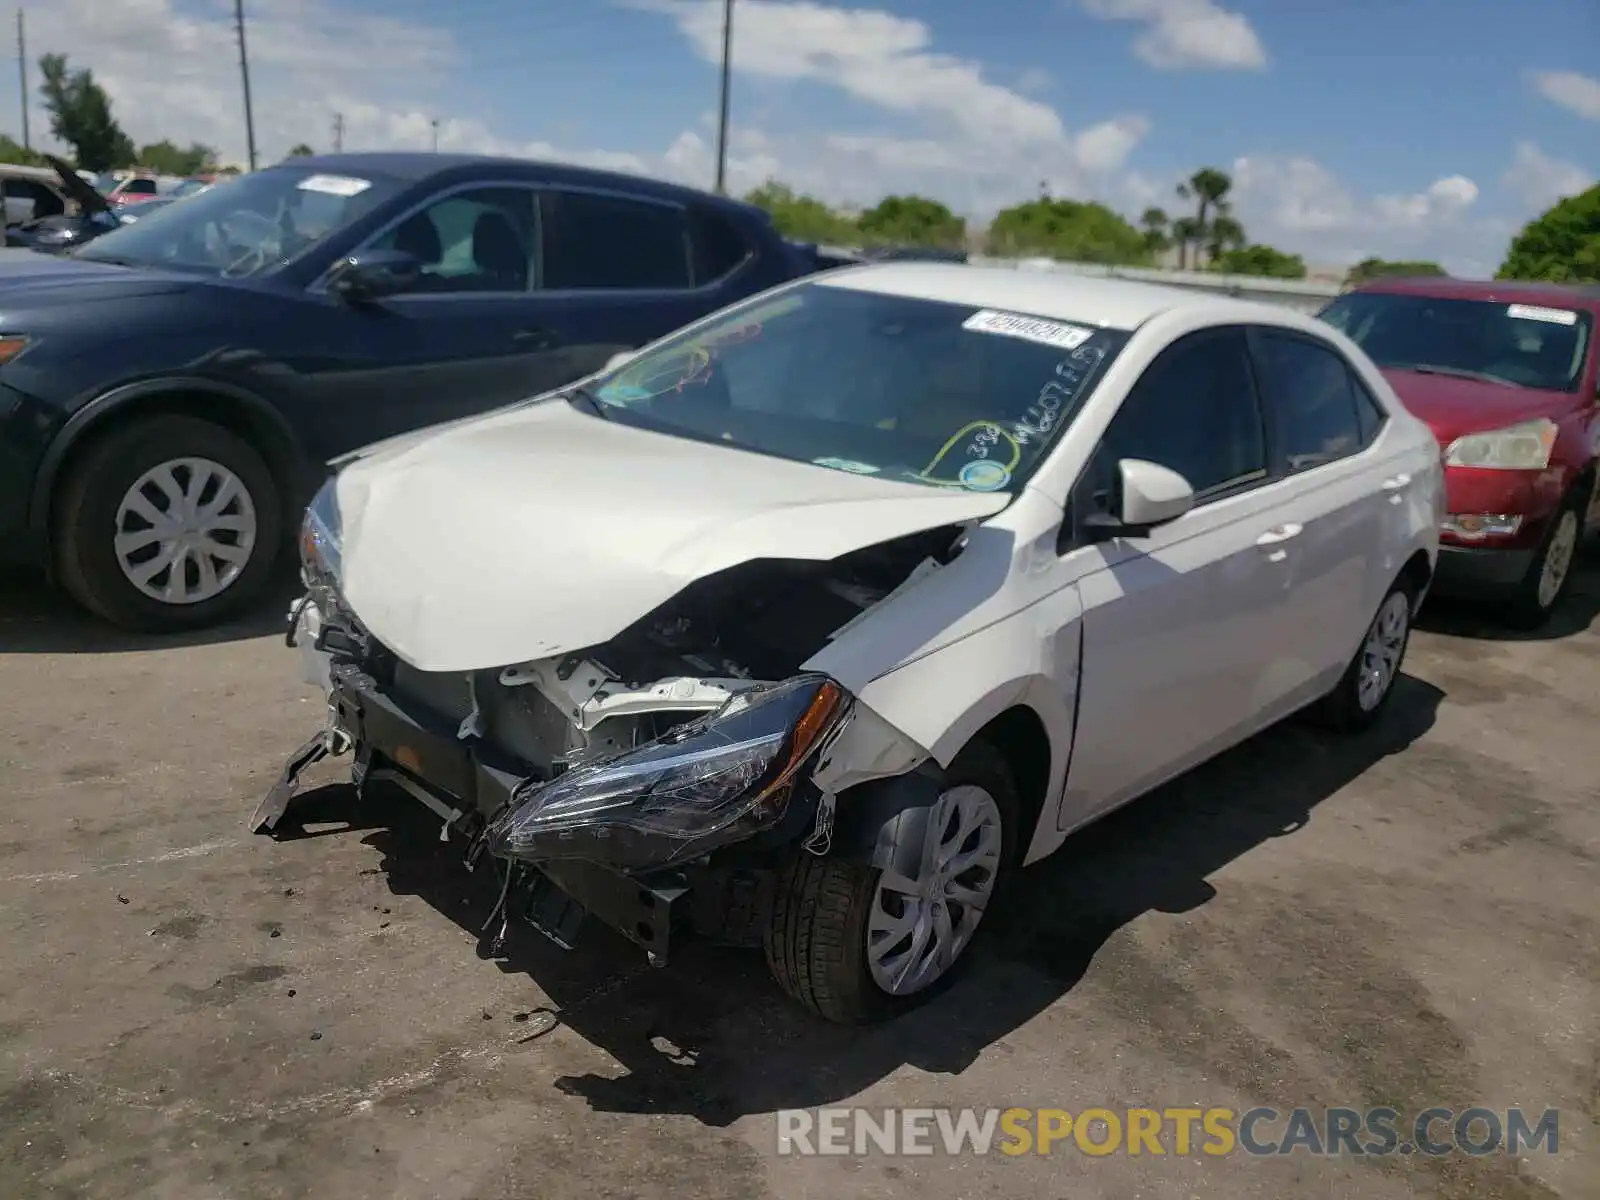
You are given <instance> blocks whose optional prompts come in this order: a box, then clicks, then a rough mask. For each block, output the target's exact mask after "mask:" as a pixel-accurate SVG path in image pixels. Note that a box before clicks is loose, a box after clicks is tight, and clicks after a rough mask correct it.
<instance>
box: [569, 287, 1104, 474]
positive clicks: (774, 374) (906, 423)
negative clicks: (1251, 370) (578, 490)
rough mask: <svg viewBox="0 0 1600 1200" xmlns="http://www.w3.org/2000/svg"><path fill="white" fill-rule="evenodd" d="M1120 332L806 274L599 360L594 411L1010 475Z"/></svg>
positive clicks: (1046, 442) (777, 447) (850, 454)
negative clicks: (611, 363)
mask: <svg viewBox="0 0 1600 1200" xmlns="http://www.w3.org/2000/svg"><path fill="white" fill-rule="evenodd" d="M1127 340H1128V335H1127V334H1126V333H1123V332H1121V331H1117V330H1107V329H1098V328H1095V327H1094V325H1093V324H1092V323H1083V324H1079V323H1074V322H1065V321H1060V320H1055V319H1044V318H1040V317H1036V316H1033V315H1031V314H1024V313H1016V312H1011V311H1007V310H998V309H987V308H980V307H978V306H977V305H972V304H955V303H947V302H943V301H935V300H922V299H913V298H910V297H906V296H897V295H888V294H884V293H879V292H872V291H866V290H859V289H856V288H852V287H849V286H847V285H843V284H825V283H821V282H810V283H805V284H801V285H798V286H796V287H793V288H791V289H789V290H787V291H784V292H782V293H780V294H778V295H776V296H768V297H765V298H761V299H757V300H753V301H748V302H746V303H744V304H742V305H739V306H737V307H735V308H731V309H729V310H727V311H726V312H723V313H721V314H719V315H718V316H717V317H716V318H714V319H713V320H712V321H710V322H708V323H705V324H702V325H699V326H693V327H691V328H689V329H687V330H685V331H683V332H682V333H680V334H678V335H676V336H673V337H671V338H668V339H667V340H666V341H664V342H662V343H660V344H659V345H657V346H655V347H653V348H651V349H649V350H647V351H645V352H644V353H643V354H641V355H640V356H638V357H637V358H634V359H632V360H630V361H628V362H626V363H624V364H622V365H621V366H619V367H617V368H616V369H614V370H612V371H610V372H607V373H605V374H603V375H602V376H601V377H600V378H599V379H598V380H596V381H595V382H594V384H593V386H591V387H590V388H589V389H586V390H585V391H583V392H582V393H581V399H584V400H590V401H593V403H594V407H595V409H596V411H597V412H598V413H599V415H601V416H603V417H606V418H608V419H611V420H617V421H622V422H624V423H627V424H634V425H639V426H642V427H645V428H650V429H655V430H658V431H660V432H663V433H670V434H676V435H678V436H681V437H688V438H694V439H697V440H700V441H712V442H719V443H724V444H727V445H732V446H737V447H740V448H741V449H745V450H750V451H754V452H756V453H760V454H769V455H773V456H776V457H779V458H786V459H791V460H795V461H799V462H807V463H813V464H815V465H817V466H820V467H829V468H832V469H834V470H839V471H849V472H853V473H856V474H861V475H876V476H879V477H881V478H886V479H896V480H902V481H906V482H910V483H918V484H924V485H927V486H936V487H957V488H968V489H972V490H976V491H1004V490H1009V489H1011V488H1013V487H1015V486H1018V485H1020V484H1021V483H1022V482H1023V481H1024V480H1026V478H1027V476H1028V475H1029V474H1030V473H1031V472H1032V471H1033V469H1034V468H1035V467H1036V466H1037V464H1038V462H1039V460H1040V459H1041V458H1042V456H1043V455H1044V453H1045V451H1046V450H1047V448H1048V447H1049V446H1050V444H1051V443H1052V442H1053V441H1054V440H1055V439H1056V438H1057V437H1058V436H1059V435H1060V434H1061V431H1062V430H1063V429H1065V428H1066V427H1067V425H1068V424H1070V422H1071V421H1072V419H1073V418H1074V417H1075V416H1076V415H1077V413H1078V411H1079V410H1080V409H1081V408H1082V406H1083V402H1084V400H1085V399H1086V398H1087V397H1088V395H1089V394H1090V392H1091V391H1092V389H1093V388H1094V386H1095V384H1096V383H1097V382H1098V381H1099V379H1100V377H1101V375H1102V374H1103V372H1104V370H1105V368H1106V366H1107V365H1108V364H1109V363H1110V361H1111V360H1112V359H1113V358H1114V357H1115V355H1116V354H1117V352H1118V351H1120V350H1121V349H1122V347H1123V345H1125V344H1126V342H1127Z"/></svg>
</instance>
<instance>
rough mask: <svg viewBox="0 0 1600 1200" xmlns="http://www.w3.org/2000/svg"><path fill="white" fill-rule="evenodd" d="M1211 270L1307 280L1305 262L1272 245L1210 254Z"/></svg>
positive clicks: (1245, 247)
mask: <svg viewBox="0 0 1600 1200" xmlns="http://www.w3.org/2000/svg"><path fill="white" fill-rule="evenodd" d="M1208 269H1209V270H1212V271H1217V272H1219V273H1221V274H1223V275H1255V276H1257V277H1258V278H1266V279H1304V278H1305V277H1306V261H1305V259H1303V258H1301V257H1300V256H1299V255H1298V254H1285V253H1284V252H1283V251H1282V250H1276V249H1274V248H1273V247H1271V246H1262V245H1252V246H1234V247H1232V248H1231V249H1224V250H1223V251H1222V252H1221V253H1220V254H1214V255H1212V256H1211V262H1210V265H1209V267H1208Z"/></svg>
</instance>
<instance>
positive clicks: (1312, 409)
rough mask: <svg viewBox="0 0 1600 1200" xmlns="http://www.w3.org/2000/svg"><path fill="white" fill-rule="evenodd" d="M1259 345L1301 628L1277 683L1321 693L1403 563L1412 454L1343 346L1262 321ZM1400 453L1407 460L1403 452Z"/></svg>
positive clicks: (1289, 575) (1286, 563)
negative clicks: (1397, 551) (1394, 524)
mask: <svg viewBox="0 0 1600 1200" xmlns="http://www.w3.org/2000/svg"><path fill="white" fill-rule="evenodd" d="M1249 336H1250V354H1251V359H1252V361H1253V363H1254V367H1255V373H1256V381H1257V384H1258V386H1259V388H1260V391H1261V396H1262V400H1263V402H1264V403H1265V404H1266V405H1267V408H1268V412H1269V419H1270V423H1271V425H1272V427H1273V429H1274V431H1275V434H1276V437H1275V446H1274V459H1275V462H1274V468H1275V471H1276V473H1278V474H1279V475H1281V476H1282V478H1283V483H1282V484H1280V485H1279V487H1278V491H1279V492H1280V493H1281V494H1282V511H1283V514H1284V518H1285V527H1286V528H1292V530H1293V536H1292V537H1290V538H1289V539H1287V540H1285V541H1284V542H1283V543H1282V546H1281V552H1282V553H1283V555H1284V558H1283V564H1282V565H1283V568H1284V574H1285V583H1286V586H1287V587H1289V588H1290V589H1291V590H1292V591H1293V593H1294V598H1295V609H1296V612H1297V614H1298V618H1299V621H1300V628H1299V631H1298V633H1297V635H1296V636H1295V637H1294V638H1293V639H1292V640H1290V641H1286V642H1285V643H1284V644H1283V645H1282V646H1281V647H1280V648H1279V655H1278V660H1277V663H1276V665H1275V670H1276V671H1277V673H1278V682H1279V683H1280V684H1281V685H1282V686H1283V687H1284V688H1285V689H1286V690H1287V691H1289V692H1290V693H1291V695H1292V697H1293V698H1295V699H1301V700H1310V699H1313V698H1314V697H1315V696H1317V695H1318V694H1320V692H1322V691H1325V690H1326V689H1327V688H1329V687H1332V686H1333V684H1334V683H1335V682H1336V681H1337V679H1338V677H1339V675H1340V674H1341V673H1342V672H1343V671H1344V669H1345V667H1346V666H1347V665H1348V664H1349V662H1350V658H1351V656H1352V655H1354V654H1355V652H1356V648H1357V647H1358V646H1359V645H1360V643H1361V637H1362V635H1363V634H1364V633H1365V631H1366V628H1367V625H1368V623H1369V622H1370V621H1371V620H1372V617H1373V614H1374V612H1375V611H1376V610H1377V606H1378V603H1379V601H1380V600H1381V599H1382V597H1383V594H1384V593H1385V592H1386V591H1387V590H1388V586H1389V584H1390V583H1391V582H1392V581H1393V579H1394V577H1395V576H1396V575H1398V574H1399V572H1400V568H1401V566H1402V565H1403V563H1400V562H1390V561H1388V557H1386V555H1387V556H1392V552H1390V551H1388V547H1391V546H1395V545H1404V544H1405V538H1404V537H1399V538H1396V537H1393V536H1391V535H1390V533H1389V531H1388V525H1389V518H1390V515H1391V513H1392V514H1394V516H1395V517H1396V519H1400V518H1402V517H1403V513H1402V512H1401V507H1402V506H1403V504H1404V502H1405V491H1406V489H1407V488H1409V487H1410V486H1412V482H1413V481H1412V479H1411V476H1410V475H1409V474H1407V473H1406V471H1405V470H1403V469H1402V468H1403V467H1404V465H1405V463H1404V456H1405V455H1404V451H1403V450H1402V449H1400V448H1394V447H1390V448H1388V449H1387V450H1386V443H1385V440H1384V438H1383V433H1384V431H1385V430H1384V426H1385V422H1386V416H1385V414H1384V411H1383V409H1382V407H1381V406H1380V405H1379V404H1378V402H1377V401H1376V400H1374V399H1373V398H1372V396H1371V395H1370V394H1369V393H1368V392H1367V390H1366V388H1365V386H1363V385H1362V384H1361V382H1360V380H1359V379H1357V378H1356V375H1355V373H1354V372H1353V371H1352V370H1351V368H1350V365H1349V364H1348V363H1347V362H1346V361H1345V358H1344V355H1343V354H1341V353H1339V351H1338V350H1337V349H1335V348H1334V347H1333V346H1332V345H1330V344H1329V343H1327V342H1325V341H1323V340H1322V339H1321V338H1317V337H1313V336H1310V335H1308V334H1304V333H1300V332H1298V331H1295V330H1289V329H1282V328H1277V327H1272V326H1256V327H1253V328H1252V329H1251V330H1250V335H1249ZM1397 454H1399V455H1400V456H1401V457H1399V458H1397V457H1396V455H1397Z"/></svg>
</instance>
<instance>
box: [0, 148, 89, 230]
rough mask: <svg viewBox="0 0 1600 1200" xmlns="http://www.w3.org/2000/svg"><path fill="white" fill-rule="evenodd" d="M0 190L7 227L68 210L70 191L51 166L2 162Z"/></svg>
mask: <svg viewBox="0 0 1600 1200" xmlns="http://www.w3.org/2000/svg"><path fill="white" fill-rule="evenodd" d="M74 178H76V176H74ZM0 192H3V193H4V197H5V213H6V227H7V228H10V227H12V226H15V225H22V224H24V223H26V222H28V221H33V220H37V219H38V218H40V217H54V216H60V215H61V214H62V213H64V212H66V211H67V201H68V193H67V191H66V189H65V188H63V186H62V181H61V179H60V178H58V176H57V174H56V172H55V171H53V170H52V169H50V168H49V167H24V166H18V165H16V164H13V163H3V164H0Z"/></svg>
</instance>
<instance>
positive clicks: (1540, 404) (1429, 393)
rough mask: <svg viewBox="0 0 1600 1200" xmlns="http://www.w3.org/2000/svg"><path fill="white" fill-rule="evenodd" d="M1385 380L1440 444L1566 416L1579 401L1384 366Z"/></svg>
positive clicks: (1568, 397)
mask: <svg viewBox="0 0 1600 1200" xmlns="http://www.w3.org/2000/svg"><path fill="white" fill-rule="evenodd" d="M1383 377H1384V378H1385V379H1387V380H1388V381H1389V386H1390V387H1392V388H1394V390H1395V394H1396V395H1398V396H1399V397H1400V401H1401V403H1403V404H1404V405H1405V406H1406V409H1407V411H1409V412H1410V413H1411V415H1412V416H1414V417H1416V418H1417V419H1418V420H1420V421H1421V422H1423V424H1425V425H1427V426H1428V428H1429V429H1431V430H1433V436H1434V437H1436V438H1438V439H1439V444H1440V445H1441V446H1448V445H1449V444H1450V443H1451V442H1453V441H1454V440H1455V439H1456V438H1458V437H1461V436H1462V435H1463V434H1468V433H1483V432H1485V431H1487V430H1490V429H1503V428H1504V427H1505V426H1507V425H1515V424H1517V423H1518V422H1521V421H1531V420H1534V419H1535V418H1537V417H1550V418H1551V419H1552V420H1554V419H1557V418H1559V417H1560V416H1562V415H1563V414H1564V413H1565V412H1566V411H1567V410H1568V409H1571V408H1573V407H1575V406H1576V403H1577V397H1576V396H1575V395H1569V394H1567V393H1564V392H1550V391H1544V390H1542V389H1540V388H1521V387H1508V386H1506V385H1505V384H1500V383H1485V382H1483V381H1481V380H1477V379H1460V378H1457V377H1455V376H1451V375H1427V374H1423V373H1421V372H1418V371H1402V370H1399V369H1398V368H1393V367H1390V368H1385V369H1384V371H1383Z"/></svg>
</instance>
